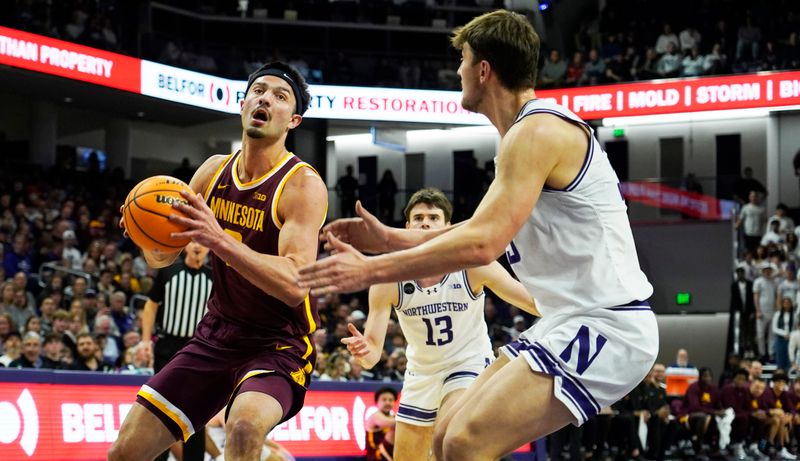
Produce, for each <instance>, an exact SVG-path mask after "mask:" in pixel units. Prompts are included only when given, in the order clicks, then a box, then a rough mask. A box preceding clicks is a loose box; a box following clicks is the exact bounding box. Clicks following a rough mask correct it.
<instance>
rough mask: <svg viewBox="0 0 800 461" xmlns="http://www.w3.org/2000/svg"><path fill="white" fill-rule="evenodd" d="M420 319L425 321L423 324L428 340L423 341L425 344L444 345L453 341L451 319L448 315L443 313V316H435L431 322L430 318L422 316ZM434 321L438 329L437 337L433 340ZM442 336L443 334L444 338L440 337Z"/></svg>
mask: <svg viewBox="0 0 800 461" xmlns="http://www.w3.org/2000/svg"><path fill="white" fill-rule="evenodd" d="M422 321H423V322H425V326H426V327H427V328H428V340H427V341H425V344H427V345H428V346H444V345H445V344H447V343H450V342H452V341H453V321H452V320H451V319H450V316H449V315H445V316H444V317H436V318H435V319H433V322H431V319H428V318H424V317H423V318H422ZM434 323H435V324H436V327H437V328H438V329H439V335H438V336H439V337H438V338H436V341H435V342H434V340H433V326H434ZM442 325H444V326H442ZM442 336H444V338H442Z"/></svg>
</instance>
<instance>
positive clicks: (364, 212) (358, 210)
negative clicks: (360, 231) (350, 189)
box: [356, 200, 378, 223]
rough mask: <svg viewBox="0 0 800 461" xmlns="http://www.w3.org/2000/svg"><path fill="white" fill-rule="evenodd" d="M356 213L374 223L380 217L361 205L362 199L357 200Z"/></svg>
mask: <svg viewBox="0 0 800 461" xmlns="http://www.w3.org/2000/svg"><path fill="white" fill-rule="evenodd" d="M356 214H357V215H358V216H360V217H361V219H363V220H364V221H369V222H372V223H374V222H376V221H378V218H376V217H375V215H374V214H372V213H370V212H369V211H367V209H366V208H364V206H363V205H361V200H356Z"/></svg>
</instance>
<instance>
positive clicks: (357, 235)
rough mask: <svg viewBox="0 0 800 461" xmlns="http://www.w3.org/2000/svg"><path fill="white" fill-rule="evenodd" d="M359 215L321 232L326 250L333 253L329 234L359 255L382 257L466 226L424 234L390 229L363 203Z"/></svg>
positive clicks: (414, 230)
mask: <svg viewBox="0 0 800 461" xmlns="http://www.w3.org/2000/svg"><path fill="white" fill-rule="evenodd" d="M356 214H357V215H358V216H359V217H358V218H343V219H337V220H335V221H333V222H331V223H329V224H327V225H325V227H323V228H322V232H321V233H320V236H319V239H320V240H321V241H323V242H325V250H327V251H331V250H333V249H334V247H333V245H332V244H331V242H330V241H329V240H328V235H329V234H332V235H333V236H334V237H336V238H337V239H339V240H341V241H342V242H344V243H348V244H350V245H352V246H353V247H354V248H355V249H356V250H358V251H362V252H365V253H372V254H380V253H388V252H391V251H399V250H405V249H406V248H413V247H415V246H417V245H419V244H420V243H423V242H427V241H428V240H430V239H432V238H434V237H436V236H437V235H442V234H443V233H445V232H447V231H450V230H452V229H453V228H455V227H458V226H460V225H461V224H463V223H458V224H454V225H451V226H448V227H445V228H442V229H435V230H433V229H429V230H426V231H425V232H422V231H421V230H419V229H400V228H397V227H389V226H387V225H385V224H383V223H382V222H380V221H379V220H378V218H376V217H375V215H373V214H372V213H370V212H369V211H367V210H366V209H365V208H364V207H363V206H362V205H361V200H358V201H356Z"/></svg>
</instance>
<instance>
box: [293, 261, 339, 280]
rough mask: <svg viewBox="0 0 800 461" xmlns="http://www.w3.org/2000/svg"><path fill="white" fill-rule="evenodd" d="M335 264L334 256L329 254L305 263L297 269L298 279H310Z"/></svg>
mask: <svg viewBox="0 0 800 461" xmlns="http://www.w3.org/2000/svg"><path fill="white" fill-rule="evenodd" d="M334 264H336V257H335V256H331V257H329V258H323V259H320V260H319V261H314V262H313V263H311V264H306V265H305V266H303V267H301V268H300V269H299V270H298V274H299V275H300V278H299V280H300V281H301V282H306V281H308V280H312V279H314V278H316V277H318V276H319V275H320V274H322V273H325V272H326V271H327V270H328V269H329V268H330V267H331V266H332V265H334ZM300 286H306V287H307V286H309V285H307V284H306V285H300Z"/></svg>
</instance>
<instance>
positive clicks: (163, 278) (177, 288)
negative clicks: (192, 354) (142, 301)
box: [150, 261, 211, 338]
mask: <svg viewBox="0 0 800 461" xmlns="http://www.w3.org/2000/svg"><path fill="white" fill-rule="evenodd" d="M210 295H211V269H210V268H209V267H207V266H203V267H201V268H200V269H192V268H190V267H187V266H186V264H184V263H183V261H181V262H180V263H176V264H173V265H172V266H170V267H166V268H164V269H161V270H160V271H159V272H158V276H157V277H156V280H155V283H154V284H153V289H152V290H151V291H150V299H151V300H152V301H154V302H156V303H159V305H160V308H159V310H158V315H157V317H156V323H157V324H158V325H159V326H160V331H161V333H162V334H165V335H169V336H176V337H179V338H190V337H192V335H194V330H195V327H196V326H197V324H198V323H199V322H200V319H202V318H203V315H205V313H206V310H207V309H208V308H207V303H208V297H209V296H210Z"/></svg>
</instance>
